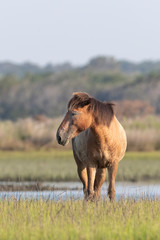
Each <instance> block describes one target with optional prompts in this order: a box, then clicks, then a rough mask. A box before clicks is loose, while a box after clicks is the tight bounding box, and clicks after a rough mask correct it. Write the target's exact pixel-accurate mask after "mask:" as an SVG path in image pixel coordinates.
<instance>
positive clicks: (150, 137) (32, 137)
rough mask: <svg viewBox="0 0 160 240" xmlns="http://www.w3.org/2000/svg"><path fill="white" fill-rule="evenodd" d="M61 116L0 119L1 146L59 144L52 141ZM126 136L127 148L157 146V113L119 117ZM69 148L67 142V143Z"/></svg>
mask: <svg viewBox="0 0 160 240" xmlns="http://www.w3.org/2000/svg"><path fill="white" fill-rule="evenodd" d="M62 118H63V117H59V118H55V119H49V118H47V117H45V116H39V118H38V119H33V118H26V119H18V120H17V121H15V122H12V121H0V149H1V150H34V149H36V150H39V149H45V150H48V149H50V150H51V149H53V148H59V145H58V143H57V142H56V130H57V128H58V125H59V124H60V122H61V121H62ZM120 122H121V123H122V125H123V126H124V128H125V130H126V133H127V139H128V151H154V150H160V118H159V117H157V116H146V117H143V118H142V117H141V118H140V117H139V118H138V117H137V118H134V119H129V118H128V119H127V118H124V119H121V120H120ZM67 148H70V149H71V144H70V145H68V146H67Z"/></svg>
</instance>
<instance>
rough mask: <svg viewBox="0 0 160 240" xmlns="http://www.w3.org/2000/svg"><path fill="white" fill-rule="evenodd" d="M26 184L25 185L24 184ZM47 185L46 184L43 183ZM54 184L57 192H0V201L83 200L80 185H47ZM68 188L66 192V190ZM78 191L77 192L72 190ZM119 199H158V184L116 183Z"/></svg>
mask: <svg viewBox="0 0 160 240" xmlns="http://www.w3.org/2000/svg"><path fill="white" fill-rule="evenodd" d="M25 184H26V183H25ZM44 184H47V183H44ZM48 184H51V185H53V184H55V185H56V188H59V190H55V191H14V192H7V191H3V192H0V199H1V200H3V199H10V198H16V199H17V200H20V199H34V200H35V199H44V200H56V201H58V200H67V199H74V200H76V199H83V192H82V189H81V187H82V185H81V184H80V183H66V182H64V183H48ZM67 186H68V190H64V189H66V188H67ZM73 189H79V190H73ZM102 198H107V185H104V186H103V188H102ZM120 198H134V199H141V198H151V199H154V198H158V199H160V185H159V184H146V183H145V184H137V183H117V184H116V199H117V200H118V199H120Z"/></svg>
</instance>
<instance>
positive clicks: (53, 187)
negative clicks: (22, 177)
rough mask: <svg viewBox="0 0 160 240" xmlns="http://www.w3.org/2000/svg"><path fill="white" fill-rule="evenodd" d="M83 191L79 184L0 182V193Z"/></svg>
mask: <svg viewBox="0 0 160 240" xmlns="http://www.w3.org/2000/svg"><path fill="white" fill-rule="evenodd" d="M58 190H65V191H67V190H71V191H74V190H82V184H81V183H79V182H70V183H69V182H0V192H3V191H7V192H15V191H38V192H39V191H58Z"/></svg>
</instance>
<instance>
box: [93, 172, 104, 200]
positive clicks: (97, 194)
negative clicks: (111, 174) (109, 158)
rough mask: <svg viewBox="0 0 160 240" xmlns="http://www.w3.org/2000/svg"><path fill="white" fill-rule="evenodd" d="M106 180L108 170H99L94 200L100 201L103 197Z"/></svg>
mask: <svg viewBox="0 0 160 240" xmlns="http://www.w3.org/2000/svg"><path fill="white" fill-rule="evenodd" d="M105 180H106V168H98V169H97V171H96V178H95V182H94V198H95V200H98V199H99V198H100V195H101V187H102V185H103V183H104V182H105Z"/></svg>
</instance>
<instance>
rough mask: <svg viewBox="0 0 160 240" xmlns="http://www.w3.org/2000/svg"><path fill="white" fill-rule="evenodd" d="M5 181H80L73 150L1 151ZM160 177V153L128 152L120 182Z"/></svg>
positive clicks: (0, 169) (1, 175)
mask: <svg viewBox="0 0 160 240" xmlns="http://www.w3.org/2000/svg"><path fill="white" fill-rule="evenodd" d="M0 180H1V181H77V180H79V178H78V174H77V170H76V163H75V161H74V158H73V154H72V151H70V150H68V151H65V150H63V151H62V150H54V151H27V152H15V151H13V152H6V151H5V152H4V151H1V152H0ZM157 180H160V152H127V153H126V155H125V157H124V159H123V160H122V161H121V162H120V164H119V169H118V173H117V178H116V181H157Z"/></svg>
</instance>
